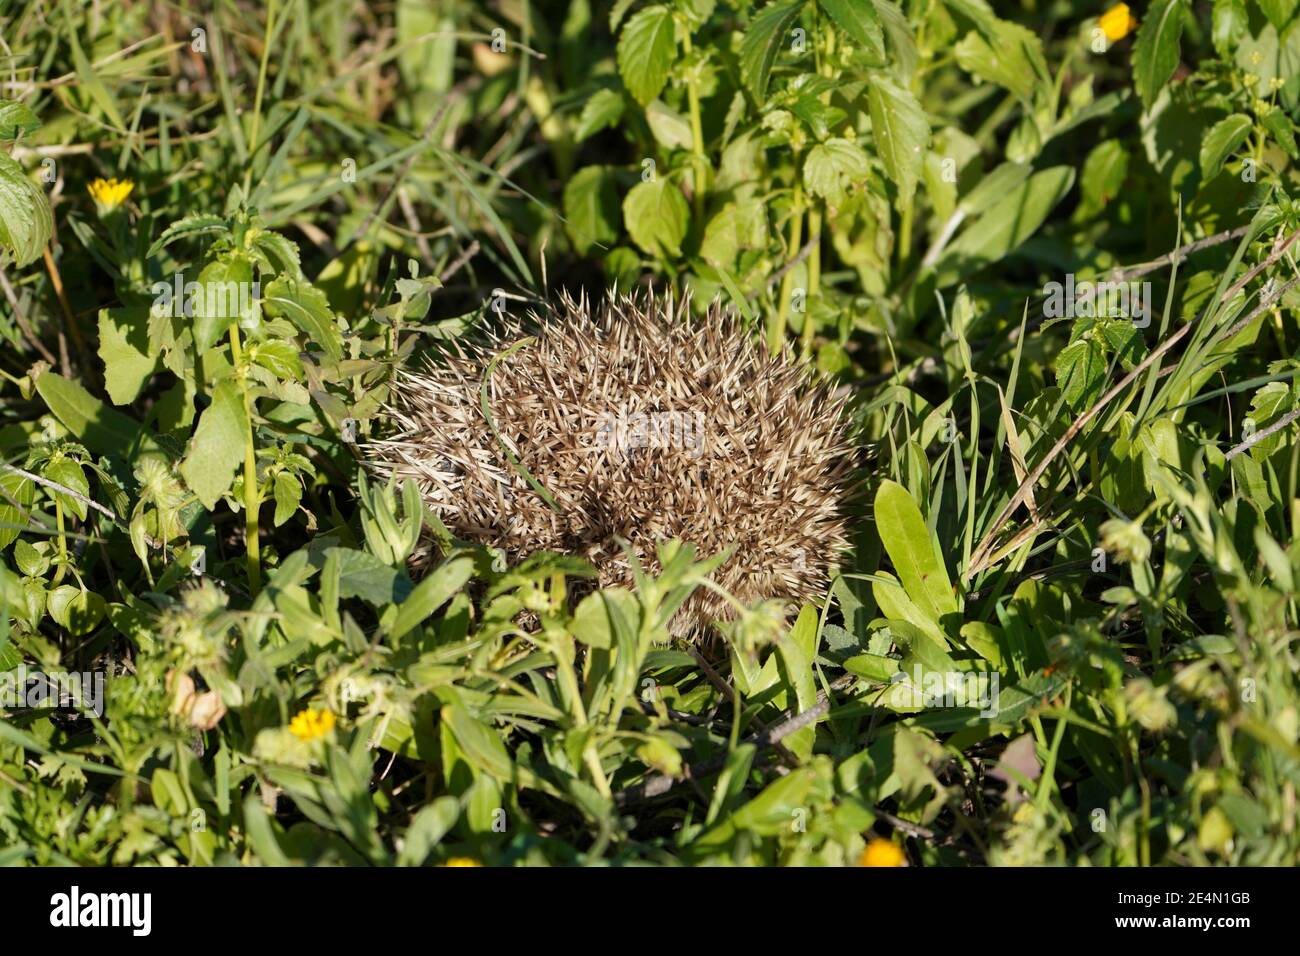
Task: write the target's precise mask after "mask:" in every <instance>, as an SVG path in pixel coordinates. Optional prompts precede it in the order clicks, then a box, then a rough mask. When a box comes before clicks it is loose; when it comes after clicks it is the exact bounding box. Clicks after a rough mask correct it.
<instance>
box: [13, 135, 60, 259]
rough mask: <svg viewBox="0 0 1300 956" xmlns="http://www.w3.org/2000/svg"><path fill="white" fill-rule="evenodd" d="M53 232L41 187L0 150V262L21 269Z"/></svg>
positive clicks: (46, 200)
mask: <svg viewBox="0 0 1300 956" xmlns="http://www.w3.org/2000/svg"><path fill="white" fill-rule="evenodd" d="M53 232H54V214H53V213H52V212H51V211H50V202H49V200H48V199H47V198H46V196H45V192H44V190H42V189H41V188H40V187H39V186H37V185H36V184H35V183H34V182H32V181H31V180H30V179H28V178H27V174H26V173H24V172H23V168H22V167H21V166H19V165H18V164H17V163H16V162H14V161H13V160H12V159H10V158H9V154H8V153H4V152H0V265H4V264H5V263H8V262H13V263H14V265H16V266H18V268H20V269H21V268H22V267H23V266H25V265H27V264H28V263H30V262H33V261H35V260H36V259H37V258H39V257H40V254H41V250H43V249H44V248H45V245H46V243H48V242H49V241H50V235H51V234H52V233H53Z"/></svg>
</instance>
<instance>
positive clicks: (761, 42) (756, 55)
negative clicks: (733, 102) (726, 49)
mask: <svg viewBox="0 0 1300 956" xmlns="http://www.w3.org/2000/svg"><path fill="white" fill-rule="evenodd" d="M803 6H804V0H794V2H792V3H771V4H768V5H767V6H766V7H764V8H763V9H762V10H760V11H759V12H758V13H756V14H755V15H754V19H753V20H751V21H750V23H749V29H748V30H746V31H745V38H744V40H742V41H741V44H740V79H741V82H742V83H743V84H744V85H745V89H747V90H749V92H750V95H752V96H753V97H754V99H756V100H757V101H758V102H759V103H760V104H761V103H762V102H763V101H764V100H765V99H766V98H767V80H768V77H769V76H771V75H772V65H773V64H774V63H776V54H777V52H778V51H779V50H780V49H781V47H782V46H784V45H785V43H786V40H787V34H788V32H789V29H790V24H791V23H793V22H794V18H795V17H797V16H798V15H799V11H800V10H802V9H803Z"/></svg>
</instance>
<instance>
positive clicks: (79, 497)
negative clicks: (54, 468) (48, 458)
mask: <svg viewBox="0 0 1300 956" xmlns="http://www.w3.org/2000/svg"><path fill="white" fill-rule="evenodd" d="M0 468H2V469H4V470H5V471H7V472H10V473H12V474H15V475H20V476H22V477H23V478H26V479H27V480H28V481H34V482H36V484H38V485H42V486H44V487H46V488H50V489H53V490H54V491H57V492H59V494H62V495H67V496H68V497H69V498H72V499H74V500H76V501H80V502H81V503H82V504H83V505H85V506H86V507H87V508H94V509H95V510H96V511H98V512H99V513H100V514H103V515H107V516H108V518H109V519H110V520H111V521H117V520H118V518H117V515H115V514H113V512H111V511H109V510H108V509H107V508H105V507H104V506H103V505H101V504H100V503H99V502H97V501H93V500H91V499H90V498H87V497H86V496H85V495H83V494H82V493H81V492H79V491H76V490H74V489H72V488H69V487H68V486H67V485H61V484H59V483H58V482H57V481H50V479H48V478H42V477H41V476H40V475H33V474H32V473H31V472H30V471H23V469H21V468H15V467H14V466H13V465H6V464H0Z"/></svg>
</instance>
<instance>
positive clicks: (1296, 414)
mask: <svg viewBox="0 0 1300 956" xmlns="http://www.w3.org/2000/svg"><path fill="white" fill-rule="evenodd" d="M1297 418H1300V408H1293V409H1291V411H1289V412H1287V413H1286V414H1285V415H1283V416H1282V417H1281V418H1279V419H1278V420H1277V421H1275V422H1274V423H1273V424H1272V425H1269V426H1268V427H1267V428H1261V429H1260V430H1259V431H1257V432H1255V434H1253V435H1251V436H1250V437H1249V438H1247V439H1246V440H1245V441H1243V442H1242V443H1241V444H1240V445H1236V446H1235V447H1233V449H1232V450H1231V451H1230V452H1228V453H1227V454H1226V455H1224V456H1223V457H1225V458H1229V459H1231V458H1236V457H1237V456H1238V455H1240V454H1241V453H1242V452H1243V451H1249V450H1250V449H1251V448H1252V447H1253V446H1255V445H1257V444H1259V443H1260V442H1262V441H1263V440H1264V439H1265V438H1267V437H1268V436H1269V435H1272V434H1274V433H1276V432H1280V431H1281V430H1282V429H1284V428H1286V427H1287V426H1288V425H1290V424H1291V423H1292V422H1293V421H1295V420H1296V419H1297Z"/></svg>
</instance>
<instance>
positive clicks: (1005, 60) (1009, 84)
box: [953, 20, 1050, 106]
mask: <svg viewBox="0 0 1300 956" xmlns="http://www.w3.org/2000/svg"><path fill="white" fill-rule="evenodd" d="M984 34H985V35H981V34H980V33H976V32H973V31H972V32H971V33H968V34H966V36H965V37H963V38H962V40H961V42H960V43H958V44H957V46H956V47H955V49H954V50H953V54H954V55H955V57H956V59H957V65H958V66H960V67H961V68H962V69H963V70H966V71H967V72H968V73H973V74H974V75H975V76H978V77H980V78H981V79H984V80H987V81H989V82H990V83H996V84H997V85H998V86H1000V87H1002V88H1003V89H1006V90H1009V91H1010V92H1011V93H1013V94H1015V96H1016V98H1017V99H1019V100H1020V101H1021V102H1022V103H1024V104H1025V105H1026V106H1032V105H1033V102H1034V97H1035V95H1036V94H1044V95H1045V94H1047V93H1048V92H1049V90H1050V78H1049V75H1048V72H1047V61H1046V60H1045V58H1044V57H1043V44H1042V41H1041V40H1039V39H1038V37H1037V35H1035V34H1034V33H1033V32H1031V31H1030V30H1027V29H1025V28H1024V27H1022V26H1020V25H1019V24H1015V23H1008V22H1006V21H1005V20H993V21H991V22H990V23H989V24H988V26H987V27H986V29H985V31H984Z"/></svg>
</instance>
